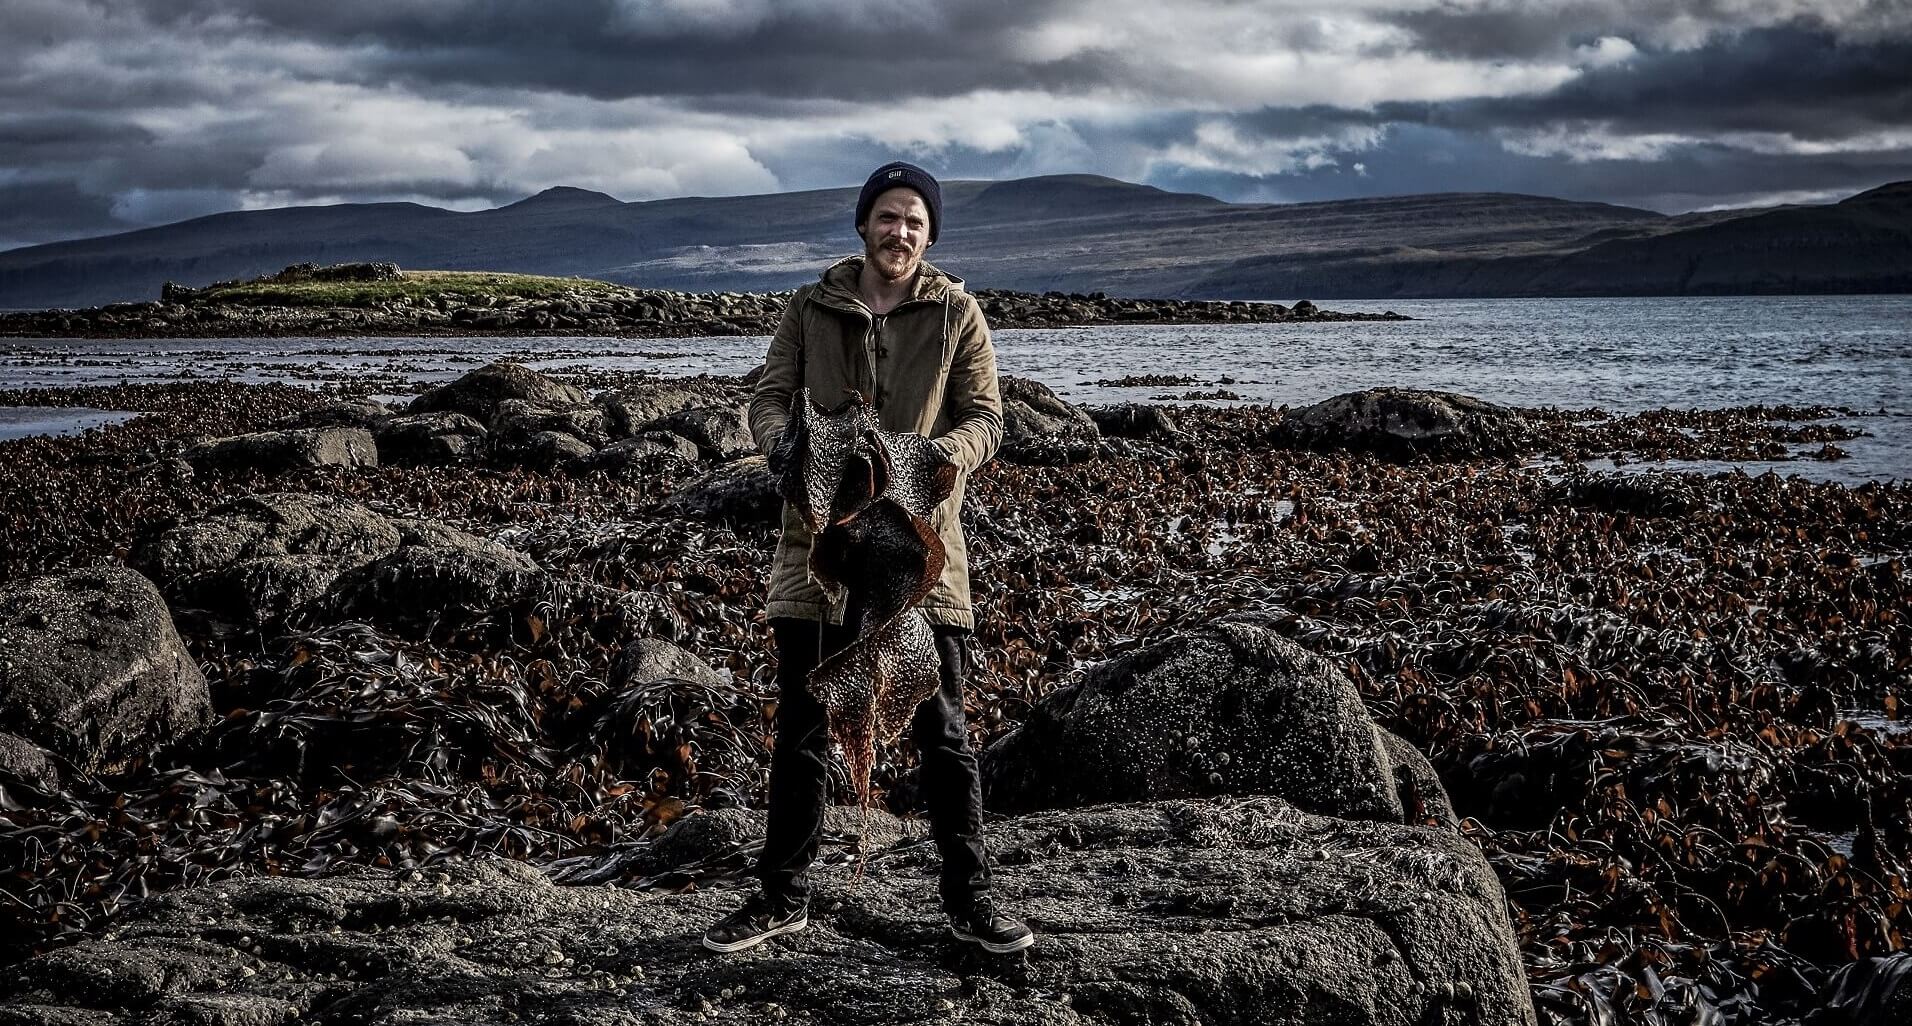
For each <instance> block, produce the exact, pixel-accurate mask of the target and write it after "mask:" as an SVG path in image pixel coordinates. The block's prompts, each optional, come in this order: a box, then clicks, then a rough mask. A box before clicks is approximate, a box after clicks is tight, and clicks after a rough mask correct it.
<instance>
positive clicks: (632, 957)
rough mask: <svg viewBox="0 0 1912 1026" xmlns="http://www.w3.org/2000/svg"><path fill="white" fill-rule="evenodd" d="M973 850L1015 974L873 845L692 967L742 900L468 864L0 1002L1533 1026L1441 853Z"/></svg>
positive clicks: (1217, 806)
mask: <svg viewBox="0 0 1912 1026" xmlns="http://www.w3.org/2000/svg"><path fill="white" fill-rule="evenodd" d="M843 811H850V810H843ZM758 816H759V814H756V813H745V812H738V811H727V812H718V813H705V814H702V815H699V816H694V817H690V818H689V819H686V820H682V821H680V822H679V823H678V824H677V825H676V826H674V827H673V829H672V831H671V833H669V834H667V835H666V839H667V840H660V841H658V842H655V844H654V846H653V851H654V852H655V854H656V856H657V857H655V858H654V859H652V860H651V861H649V862H648V863H647V864H646V865H645V866H644V868H646V869H648V870H650V871H651V873H662V872H664V871H667V870H669V869H671V868H672V867H673V866H676V867H683V866H695V865H697V864H700V863H706V862H709V861H711V860H713V859H722V858H724V857H726V856H727V855H728V854H730V853H733V852H734V851H735V850H736V848H737V846H738V845H739V844H740V843H742V842H745V841H747V840H748V839H750V838H751V837H753V836H754V835H755V834H756V831H757V830H758V829H759V828H758V822H759V820H758ZM842 819H843V817H842V815H841V812H839V813H838V821H839V822H841V821H842ZM872 820H873V825H875V823H876V822H880V821H881V817H880V815H873V816H872ZM991 831H992V833H991V840H992V843H993V845H994V846H995V848H996V850H998V851H999V852H1001V853H1002V859H1001V863H1000V864H999V866H998V867H997V870H996V874H995V884H996V890H997V892H998V894H999V895H1000V896H1001V899H1002V900H1003V902H1004V904H1005V905H1006V906H1007V907H1009V908H1012V909H1014V910H1016V911H1017V912H1018V913H1019V914H1021V915H1024V916H1026V917H1027V918H1028V920H1029V922H1030V923H1031V925H1032V926H1033V927H1034V928H1035V929H1036V931H1037V934H1038V940H1037V945H1036V947H1035V948H1034V949H1032V950H1031V952H1030V955H1029V956H1028V957H1026V958H1010V959H998V958H994V957H989V956H983V955H980V954H975V953H972V952H970V951H967V950H965V949H962V948H959V947H958V945H957V942H955V941H953V940H951V939H950V937H949V936H948V933H947V931H946V930H945V929H944V928H943V925H942V917H941V914H940V912H939V910H938V908H937V902H936V898H935V893H934V892H935V884H934V866H935V864H936V857H935V854H934V848H933V846H931V845H929V844H928V843H926V842H924V841H922V840H921V839H920V838H917V837H913V836H905V835H903V834H902V832H900V831H899V832H898V837H897V841H896V842H890V843H884V842H882V841H878V839H877V838H878V836H879V835H878V834H877V831H875V830H872V838H871V839H872V841H873V842H874V843H873V845H872V846H873V847H876V848H877V850H876V852H875V853H874V854H873V855H872V856H871V857H870V858H869V860H868V863H867V866H866V869H865V873H864V876H863V878H862V880H861V881H860V882H856V883H854V884H853V883H852V880H851V875H852V873H853V869H852V868H851V865H850V864H848V863H849V862H850V860H848V859H844V858H842V857H840V855H839V853H837V852H836V851H834V849H826V853H825V854H826V860H825V862H824V864H822V865H820V866H819V867H818V868H817V870H816V872H815V877H816V884H815V887H816V895H815V898H814V899H813V905H812V912H811V922H810V926H809V928H808V929H806V930H804V931H802V932H801V933H799V934H795V935H793V936H791V937H789V938H786V939H778V940H774V941H772V942H770V943H769V944H768V945H766V946H764V947H761V948H758V949H755V950H753V951H751V952H749V953H747V954H740V955H735V956H727V957H716V956H710V955H707V954H706V953H704V952H702V951H699V950H697V949H696V948H695V945H696V943H697V942H696V937H697V936H698V934H700V933H701V932H702V930H703V928H704V927H705V926H707V925H708V924H709V923H711V922H712V921H714V920H716V919H717V918H719V917H720V916H722V915H724V914H725V913H727V912H729V911H730V910H731V909H733V908H735V907H736V905H737V904H738V902H739V901H741V900H742V898H743V895H744V891H743V889H741V888H720V887H706V888H699V889H694V890H690V891H687V892H685V893H663V892H636V891H632V890H628V889H623V888H616V887H604V886H581V887H564V886H559V885H555V884H553V883H551V882H550V881H549V880H548V879H546V878H545V877H544V876H543V875H542V874H540V873H538V872H537V871H536V870H534V869H531V868H529V867H526V866H523V865H520V864H517V863H511V862H504V861H494V860H486V859H477V860H474V861H471V862H467V863H462V864H459V863H454V864H449V865H447V866H445V868H444V870H443V873H444V874H445V876H444V878H443V882H442V883H441V882H437V881H436V880H434V879H431V878H424V879H419V880H417V881H415V882H411V881H407V880H406V879H404V878H402V877H400V878H394V877H393V876H391V875H389V874H384V873H368V872H364V871H355V872H351V873H346V874H341V875H336V876H332V877H329V878H326V879H317V880H306V879H290V878H273V877H265V878H253V879H232V880H224V881H220V882H217V883H212V884H209V885H206V886H203V887H197V888H192V889H188V890H182V891H177V892H173V893H170V894H166V895H163V896H161V897H158V898H156V899H154V900H151V901H148V902H145V903H143V904H142V905H140V906H139V907H138V908H136V909H134V910H132V911H130V912H129V913H128V914H127V915H126V917H125V918H124V920H123V921H122V922H121V923H120V924H119V926H118V935H117V936H116V937H115V938H114V939H112V940H106V939H92V940H87V941H83V942H81V943H80V944H77V945H74V946H72V947H67V948H62V949H59V950H56V951H53V952H50V953H47V954H44V955H41V956H38V957H36V958H33V959H31V960H29V961H28V962H26V963H24V964H23V965H22V966H21V967H20V968H19V969H18V970H17V971H16V972H14V973H12V974H10V976H9V977H8V978H7V979H6V980H4V981H0V991H4V993H6V995H7V996H8V998H9V999H10V1000H11V1001H12V1002H13V1003H15V1004H16V1005H17V1006H33V1007H36V1008H38V1009H46V1010H49V1012H48V1014H49V1015H50V1014H52V1013H51V1011H50V1010H52V1009H72V1010H81V1009H86V1010H91V1011H92V1012H93V1014H94V1015H95V1016H96V1018H95V1019H94V1020H93V1021H97V1022H106V1023H126V1024H131V1023H133V1022H135V1021H150V1018H149V1017H150V1015H151V1010H152V1009H153V1008H155V1007H182V1006H183V1005H184V1004H185V1003H187V1002H209V1001H216V1002H233V1003H235V1004H236V1003H241V1002H247V1001H261V1002H263V1001H265V1000H267V999H271V1000H276V1001H283V1002H286V1003H288V1004H291V1005H292V1006H294V1007H295V1008H296V1010H297V1011H298V1013H299V1018H300V1020H301V1021H327V1022H348V1021H384V1022H401V1021H404V1022H499V1021H507V1020H511V1021H523V1022H558V1021H569V1022H625V1021H635V1020H633V1019H631V1017H630V1011H631V1008H632V1007H633V1003H636V1004H638V1005H640V1006H641V1007H642V1008H643V1009H644V1010H645V1011H644V1015H643V1021H645V1022H647V1023H653V1024H657V1026H671V1024H677V1023H702V1022H713V1021H714V1022H734V1023H753V1024H755V1023H761V1022H764V1021H767V1020H771V1019H775V1018H777V1017H778V1014H779V1012H778V1011H777V1010H780V1011H781V1013H782V1014H783V1015H785V1016H788V1017H789V1018H791V1019H792V1020H793V1021H811V1022H857V1023H875V1024H884V1023H905V1022H922V1021H925V1020H926V1019H930V1018H944V1019H960V1020H961V1021H965V1022H974V1023H984V1024H1011V1023H1014V1024H1025V1023H1052V1024H1057V1026H1060V1024H1062V1023H1073V1022H1184V1021H1189V1022H1192V1021H1202V1022H1257V1023H1268V1024H1275V1026H1289V1024H1304V1023H1324V1024H1325V1023H1345V1022H1470V1023H1483V1024H1495V1026H1499V1024H1510V1026H1524V1024H1529V1023H1532V1022H1534V1013H1533V1010H1532V1007H1531V1004H1530V1001H1529V997H1528V988H1527V983H1526V980H1525V977H1524V975H1523V974H1522V971H1521V968H1520V963H1519V961H1518V959H1517V958H1516V956H1515V951H1514V948H1513V945H1512V943H1511V940H1510V939H1509V938H1510V933H1511V931H1510V929H1509V925H1508V922H1507V917H1506V912H1505V909H1504V901H1505V899H1504V897H1503V896H1502V893H1501V890H1500V886H1499V884H1498V882H1497V881H1496V880H1495V879H1494V876H1493V873H1492V872H1491V871H1490V870H1489V868H1488V866H1487V864H1486V862H1485V860H1484V859H1483V858H1482V857H1481V854H1480V851H1479V849H1477V848H1476V847H1475V846H1474V845H1473V844H1471V843H1470V842H1466V841H1464V840H1461V839H1460V838H1458V837H1455V836H1454V835H1452V834H1449V833H1446V832H1444V831H1438V830H1433V829H1428V828H1416V827H1403V826H1398V825H1392V824H1379V823H1347V822H1341V821H1336V820H1332V819H1328V818H1324V817H1317V816H1311V815H1307V814H1305V813H1301V812H1299V811H1297V810H1295V809H1294V808H1292V807H1291V806H1288V805H1286V804H1285V803H1283V802H1281V801H1279V800H1276V799H1269V798H1262V799H1254V800H1249V801H1240V802H1234V801H1226V802H1202V801H1167V802H1154V803H1145V804H1137V805H1119V806H1104V807H1098V808H1089V809H1076V810H1069V811H1064V812H1048V813H1042V814H1037V815H1031V816H1025V817H1021V818H1017V819H1011V820H1005V821H1001V822H999V823H993V824H992V825H991ZM829 856H837V857H829ZM647 875H648V874H647ZM965 981H969V982H967V983H966V982H965ZM999 981H1000V982H999ZM1065 999H1066V1000H1065ZM202 1007H204V1006H203V1005H202ZM773 1009H775V1010H773ZM142 1017H148V1018H142Z"/></svg>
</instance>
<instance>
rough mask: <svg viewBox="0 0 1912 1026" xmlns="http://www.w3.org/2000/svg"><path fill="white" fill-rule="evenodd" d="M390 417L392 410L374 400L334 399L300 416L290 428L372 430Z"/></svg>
mask: <svg viewBox="0 0 1912 1026" xmlns="http://www.w3.org/2000/svg"><path fill="white" fill-rule="evenodd" d="M391 415H392V408H391V407H389V406H387V405H385V404H384V403H381V402H379V401H378V400H376V399H334V400H332V401H330V402H327V403H323V404H321V405H319V406H315V407H313V408H312V409H310V410H307V411H306V412H305V413H303V414H301V415H300V416H299V418H298V420H297V421H296V422H295V423H293V424H291V425H288V426H290V427H358V428H374V427H376V426H377V425H378V424H380V423H381V422H383V421H385V420H387V419H388V418H390V417H391Z"/></svg>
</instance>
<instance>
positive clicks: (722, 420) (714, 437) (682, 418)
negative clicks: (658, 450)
mask: <svg viewBox="0 0 1912 1026" xmlns="http://www.w3.org/2000/svg"><path fill="white" fill-rule="evenodd" d="M645 427H646V429H647V430H652V431H668V432H670V433H671V434H674V435H679V436H681V437H683V438H687V439H689V440H690V441H691V442H692V443H693V444H695V445H696V446H697V452H698V455H700V456H702V457H703V458H704V459H711V460H734V459H739V458H741V457H744V456H748V455H750V454H751V453H753V452H756V451H757V443H756V442H755V441H754V440H753V439H752V438H751V436H750V427H749V426H748V425H747V424H745V423H744V411H743V410H742V409H740V408H738V407H735V406H699V407H697V408H695V409H689V410H680V411H678V412H677V413H673V414H671V415H670V416H668V417H664V418H661V419H659V420H655V421H652V422H651V423H650V424H648V425H645Z"/></svg>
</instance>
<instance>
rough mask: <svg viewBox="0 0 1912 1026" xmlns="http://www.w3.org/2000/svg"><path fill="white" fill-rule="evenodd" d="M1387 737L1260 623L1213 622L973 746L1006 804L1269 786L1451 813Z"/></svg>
mask: <svg viewBox="0 0 1912 1026" xmlns="http://www.w3.org/2000/svg"><path fill="white" fill-rule="evenodd" d="M1385 734H1386V732H1385V731H1383V730H1381V729H1380V728H1379V727H1377V726H1376V725H1375V724H1374V722H1373V721H1372V720H1371V719H1370V718H1369V716H1368V713H1367V709H1366V707H1365V706H1364V705H1363V704H1362V702H1361V695H1360V692H1359V691H1358V690H1357V689H1356V688H1355V686H1354V683H1353V682H1352V681H1350V680H1348V678H1347V677H1346V676H1345V675H1343V674H1342V673H1341V672H1340V671H1339V670H1337V669H1335V667H1334V666H1333V664H1331V663H1329V662H1328V661H1327V660H1325V659H1323V658H1321V657H1320V656H1317V655H1315V654H1313V653H1311V652H1309V651H1307V650H1306V649H1303V648H1302V647H1300V646H1299V645H1296V644H1295V643H1294V642H1292V641H1289V640H1288V639H1286V638H1284V637H1282V636H1280V635H1279V634H1276V633H1275V632H1274V631H1272V630H1270V629H1268V628H1267V627H1265V626H1261V625H1258V624H1255V623H1250V622H1247V621H1222V622H1219V623H1216V624H1213V625H1210V626H1208V627H1206V628H1204V629H1201V630H1196V631H1192V632H1190V633H1187V634H1178V635H1174V636H1171V637H1169V638H1167V639H1165V640H1162V641H1158V642H1155V643H1153V644H1150V645H1147V646H1145V647H1143V648H1140V649H1138V650H1136V651H1134V652H1130V653H1127V654H1125V655H1122V656H1118V657H1117V658H1115V659H1111V660H1109V661H1107V662H1104V663H1101V664H1098V665H1096V666H1093V667H1091V668H1090V669H1089V670H1088V671H1087V672H1086V673H1085V674H1084V675H1083V679H1082V680H1081V681H1080V682H1079V683H1077V684H1074V685H1071V686H1069V687H1066V688H1062V689H1060V690H1057V691H1056V692H1054V693H1053V694H1051V695H1049V696H1048V697H1047V698H1045V699H1044V700H1043V701H1042V702H1041V703H1039V704H1038V705H1037V706H1036V707H1035V708H1034V709H1033V710H1031V711H1030V714H1029V716H1028V718H1027V719H1026V720H1024V721H1023V723H1022V725H1021V726H1020V727H1019V728H1018V729H1016V730H1014V731H1012V732H1010V733H1009V734H1006V735H1004V736H1003V737H1001V738H999V739H997V741H996V742H995V743H993V744H991V745H990V746H989V748H988V749H986V750H985V751H984V753H983V756H982V774H983V786H984V789H985V792H986V794H987V796H988V798H987V800H988V803H989V804H990V806H991V807H993V808H997V809H1001V810H1004V811H1023V810H1028V809H1043V808H1059V807H1065V806H1073V805H1089V804H1095V803H1098V802H1120V801H1137V800H1141V799H1149V798H1171V797H1191V796H1209V795H1276V796H1279V797H1281V798H1284V799H1286V800H1287V801H1290V802H1293V803H1294V804H1295V805H1297V806H1299V807H1301V808H1303V809H1306V810H1308V811H1310V812H1316V813H1321V814H1323V815H1331V816H1338V817H1341V818H1345V819H1367V820H1386V821H1391V822H1396V823H1399V822H1419V821H1421V820H1422V819H1424V818H1428V817H1430V816H1431V817H1434V818H1441V817H1449V818H1451V813H1450V812H1448V811H1447V810H1448V805H1447V800H1446V796H1445V794H1444V793H1437V794H1435V795H1427V796H1422V795H1418V794H1412V793H1404V790H1405V789H1404V787H1403V784H1404V782H1407V781H1417V782H1418V783H1417V784H1416V786H1417V787H1425V786H1426V781H1427V780H1429V779H1431V778H1432V776H1433V774H1432V771H1431V770H1428V771H1426V773H1424V774H1422V773H1420V772H1419V767H1410V768H1408V769H1407V770H1406V771H1405V772H1402V771H1400V770H1399V769H1397V767H1398V761H1397V758H1396V757H1395V755H1394V754H1392V753H1391V751H1390V745H1389V744H1388V743H1387V742H1386V741H1384V740H1383V738H1384V736H1385ZM1422 765H1425V760H1422ZM1432 786H1434V787H1436V788H1438V786H1439V784H1438V782H1437V781H1436V782H1434V783H1433V785H1432ZM1410 802H1412V806H1414V807H1410Z"/></svg>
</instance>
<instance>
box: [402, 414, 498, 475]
mask: <svg viewBox="0 0 1912 1026" xmlns="http://www.w3.org/2000/svg"><path fill="white" fill-rule="evenodd" d="M489 437H490V432H489V431H487V430H486V429H485V426H484V425H483V424H480V423H478V422H477V421H476V420H473V419H472V418H470V417H468V416H466V415H464V414H462V413H458V412H455V411H450V410H445V411H440V412H437V413H414V414H411V415H409V416H404V417H393V418H392V419H390V420H388V421H386V422H385V423H383V424H381V425H379V427H378V433H377V435H376V438H377V440H378V458H379V461H380V462H382V463H392V464H398V465H401V466H446V465H454V464H463V463H475V462H477V461H479V460H481V459H483V458H484V456H485V452H486V450H487V448H488V443H487V440H488V438H489Z"/></svg>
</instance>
